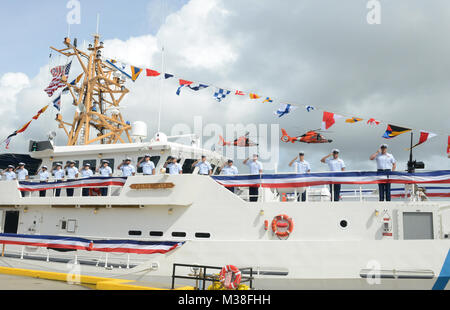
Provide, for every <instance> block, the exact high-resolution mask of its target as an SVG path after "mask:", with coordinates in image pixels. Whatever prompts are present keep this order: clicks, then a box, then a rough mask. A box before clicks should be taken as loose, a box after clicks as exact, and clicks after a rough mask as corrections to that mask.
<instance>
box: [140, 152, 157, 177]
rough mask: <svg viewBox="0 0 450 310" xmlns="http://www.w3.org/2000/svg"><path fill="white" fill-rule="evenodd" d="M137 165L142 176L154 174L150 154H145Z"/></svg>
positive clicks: (153, 165)
mask: <svg viewBox="0 0 450 310" xmlns="http://www.w3.org/2000/svg"><path fill="white" fill-rule="evenodd" d="M137 165H138V167H140V168H142V174H144V175H154V174H155V164H154V163H153V162H152V161H151V160H150V154H145V156H144V158H141V160H140V161H139V162H138V164H137Z"/></svg>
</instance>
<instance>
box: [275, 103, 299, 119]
mask: <svg viewBox="0 0 450 310" xmlns="http://www.w3.org/2000/svg"><path fill="white" fill-rule="evenodd" d="M296 108H297V107H296V106H292V105H291V104H289V103H287V104H281V105H280V107H279V108H278V110H276V111H275V112H274V113H275V115H278V117H282V116H284V115H286V114H289V113H291V112H292V111H293V110H295V109H296Z"/></svg>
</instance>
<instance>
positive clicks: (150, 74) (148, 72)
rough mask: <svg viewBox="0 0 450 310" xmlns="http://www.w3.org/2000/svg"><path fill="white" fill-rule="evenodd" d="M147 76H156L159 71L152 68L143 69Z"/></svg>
mask: <svg viewBox="0 0 450 310" xmlns="http://www.w3.org/2000/svg"><path fill="white" fill-rule="evenodd" d="M145 71H146V74H147V76H158V75H160V74H161V73H159V72H158V71H155V70H152V69H145Z"/></svg>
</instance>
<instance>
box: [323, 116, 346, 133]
mask: <svg viewBox="0 0 450 310" xmlns="http://www.w3.org/2000/svg"><path fill="white" fill-rule="evenodd" d="M341 117H342V116H341V115H337V114H334V113H331V112H326V111H323V118H322V130H327V129H328V128H330V127H331V126H333V125H334V123H335V122H336V119H338V118H341Z"/></svg>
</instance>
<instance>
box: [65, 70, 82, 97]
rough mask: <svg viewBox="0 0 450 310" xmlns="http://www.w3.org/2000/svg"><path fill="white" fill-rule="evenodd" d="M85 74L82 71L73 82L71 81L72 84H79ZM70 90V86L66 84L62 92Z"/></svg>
mask: <svg viewBox="0 0 450 310" xmlns="http://www.w3.org/2000/svg"><path fill="white" fill-rule="evenodd" d="M83 74H84V72H83V73H81V74H80V75H78V76H77V77H76V78H75V79H74V80H73V81H72V82H70V85H72V86H75V85H77V84H78V82H80V80H81V78H82V77H83ZM68 91H69V87H67V86H66V87H65V88H64V89H63V90H62V93H63V94H65V93H67V92H68Z"/></svg>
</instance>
